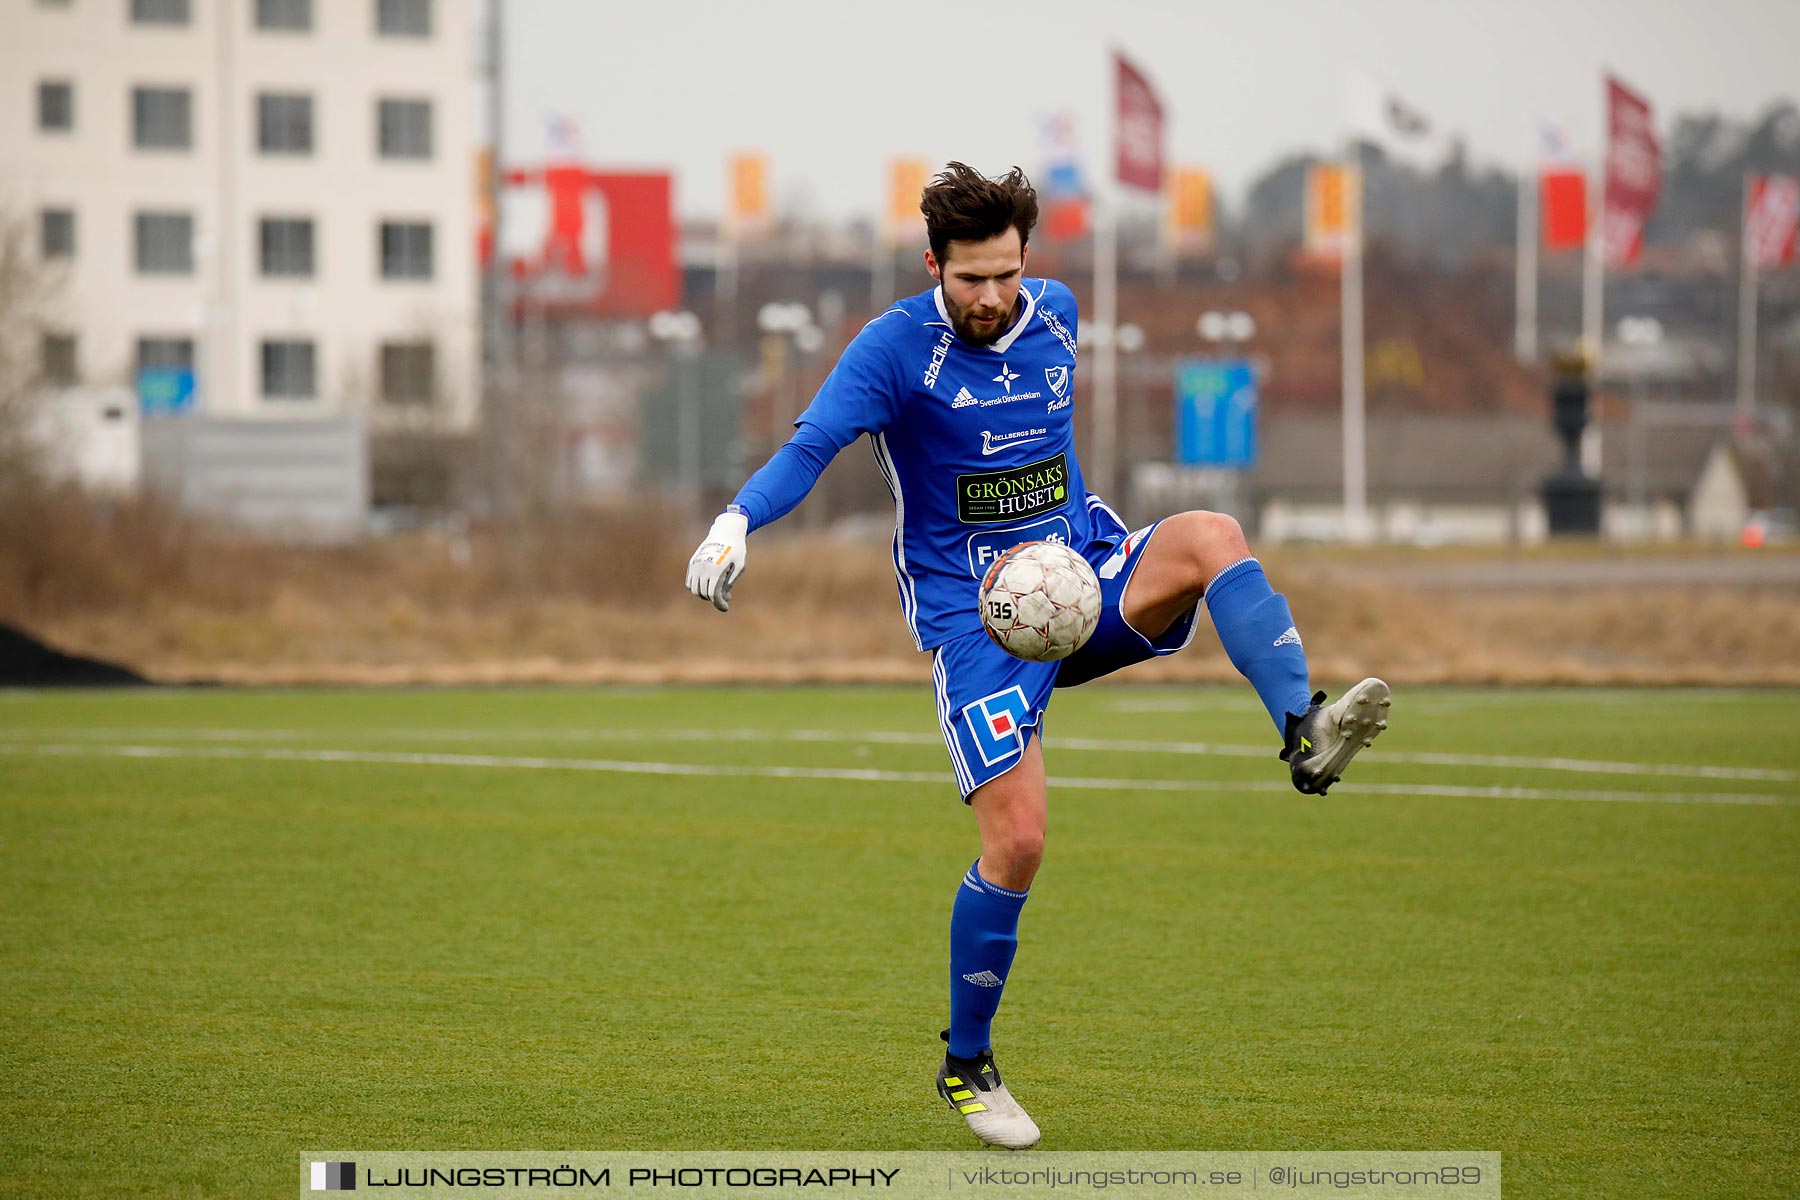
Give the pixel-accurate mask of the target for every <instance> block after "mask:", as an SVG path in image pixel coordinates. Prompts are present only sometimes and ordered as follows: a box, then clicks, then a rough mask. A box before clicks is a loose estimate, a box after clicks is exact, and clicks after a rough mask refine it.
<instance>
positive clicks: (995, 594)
mask: <svg viewBox="0 0 1800 1200" xmlns="http://www.w3.org/2000/svg"><path fill="white" fill-rule="evenodd" d="M980 603H981V624H982V628H984V629H986V630H987V635H988V636H989V637H991V638H993V639H994V644H995V645H997V646H999V647H1000V648H1001V649H1002V650H1004V651H1006V652H1007V653H1008V654H1011V655H1013V656H1014V657H1015V658H1023V659H1028V660H1029V661H1031V662H1055V661H1056V660H1057V659H1059V658H1067V657H1069V655H1071V654H1073V653H1075V652H1076V651H1077V650H1079V649H1081V647H1082V646H1084V645H1085V644H1086V643H1087V640H1088V639H1089V638H1090V637H1093V636H1094V627H1095V626H1096V625H1098V624H1099V623H1100V580H1099V579H1098V578H1096V577H1095V575H1094V568H1092V567H1090V566H1088V565H1087V562H1086V560H1085V559H1083V558H1082V557H1081V555H1079V554H1077V553H1075V552H1074V551H1073V550H1071V549H1069V548H1068V547H1067V546H1064V545H1062V544H1061V543H1060V542H1025V543H1024V544H1022V545H1018V546H1014V547H1013V548H1012V549H1011V550H1008V551H1007V552H1006V553H1005V554H1002V555H1001V556H1000V557H999V558H997V559H995V560H994V565H993V566H991V567H989V568H988V570H987V574H986V575H984V576H983V577H982V580H981V594H980Z"/></svg>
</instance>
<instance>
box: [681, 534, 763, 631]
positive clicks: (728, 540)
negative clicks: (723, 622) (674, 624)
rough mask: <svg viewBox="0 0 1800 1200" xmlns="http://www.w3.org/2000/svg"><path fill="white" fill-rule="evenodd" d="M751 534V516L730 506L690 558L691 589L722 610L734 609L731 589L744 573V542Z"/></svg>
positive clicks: (689, 585) (688, 574)
mask: <svg viewBox="0 0 1800 1200" xmlns="http://www.w3.org/2000/svg"><path fill="white" fill-rule="evenodd" d="M749 537H750V518H749V517H747V516H745V515H744V514H743V513H741V512H732V511H731V510H729V509H727V510H726V511H725V512H722V513H720V514H719V516H718V519H717V520H715V521H714V522H713V523H712V528H711V529H709V530H707V533H706V540H705V541H703V542H701V543H700V548H699V549H698V550H696V551H694V557H692V558H690V559H688V569H687V589H688V591H690V592H692V593H694V595H696V596H698V597H700V598H701V599H702V600H711V601H712V604H713V607H714V608H716V609H718V610H719V611H720V612H726V611H728V610H729V609H730V608H731V588H732V585H733V584H735V583H736V582H737V581H738V580H739V579H740V578H742V577H743V574H744V543H745V542H746V541H747V540H748V539H749Z"/></svg>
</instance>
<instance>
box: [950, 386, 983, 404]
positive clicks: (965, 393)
mask: <svg viewBox="0 0 1800 1200" xmlns="http://www.w3.org/2000/svg"><path fill="white" fill-rule="evenodd" d="M980 403H981V401H979V400H977V399H976V398H975V397H974V395H973V394H972V393H971V392H970V391H969V389H968V388H958V389H956V398H955V399H954V400H952V401H950V407H951V408H972V407H974V406H975V405H977V404H980Z"/></svg>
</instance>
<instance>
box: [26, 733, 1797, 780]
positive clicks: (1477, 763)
mask: <svg viewBox="0 0 1800 1200" xmlns="http://www.w3.org/2000/svg"><path fill="white" fill-rule="evenodd" d="M23 732H26V731H23V730H16V731H14V736H18V734H20V733H23ZM43 732H45V733H47V734H51V735H53V736H56V737H60V738H71V737H73V738H94V739H106V738H194V739H199V740H202V741H216V742H289V741H308V740H322V739H326V738H333V737H355V738H379V739H381V740H383V741H393V740H404V739H408V738H419V739H422V740H427V741H444V742H621V741H622V742H649V741H664V742H806V743H815V742H823V743H837V744H840V745H892V746H941V745H943V743H944V739H943V735H942V734H938V733H910V732H906V731H902V730H880V729H866V730H862V731H861V732H856V733H851V732H846V731H841V730H834V729H545V730H533V729H349V730H305V729H188V728H181V727H163V728H112V729H47V730H44V731H43ZM1045 745H1046V746H1047V747H1048V748H1050V749H1051V750H1077V751H1099V752H1104V753H1128V754H1178V755H1183V756H1190V757H1202V758H1270V757H1273V756H1274V749H1273V747H1272V746H1246V745H1240V744H1235V743H1230V742H1167V741H1155V740H1151V739H1132V738H1080V737H1059V736H1057V735H1055V734H1051V735H1050V736H1049V737H1047V738H1046V739H1045ZM1378 757H1379V759H1380V761H1382V762H1386V763H1412V764H1415V765H1423V766H1432V767H1487V768H1491V769H1496V770H1517V771H1570V772H1576V773H1581V774H1591V775H1637V776H1645V777H1651V778H1673V779H1733V780H1744V781H1748V782H1754V783H1793V782H1795V781H1797V780H1800V772H1795V771H1784V770H1781V769H1779V768H1773V767H1720V766H1711V765H1708V764H1704V763H1694V764H1689V763H1635V762H1617V761H1609V760H1606V759H1591V758H1564V757H1555V758H1531V757H1526V756H1522V755H1511V754H1441V753H1433V752H1429V751H1389V750H1386V749H1383V750H1381V751H1379V752H1378Z"/></svg>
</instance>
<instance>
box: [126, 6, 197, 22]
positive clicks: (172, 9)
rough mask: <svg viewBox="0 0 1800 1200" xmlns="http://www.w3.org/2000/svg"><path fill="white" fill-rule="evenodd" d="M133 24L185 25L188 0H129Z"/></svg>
mask: <svg viewBox="0 0 1800 1200" xmlns="http://www.w3.org/2000/svg"><path fill="white" fill-rule="evenodd" d="M131 23H132V24H134V25H186V24H187V23H188V0H131Z"/></svg>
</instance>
